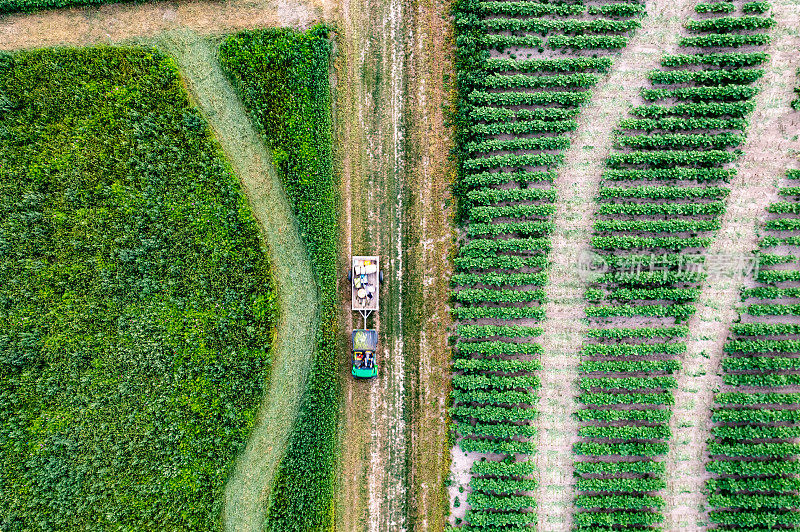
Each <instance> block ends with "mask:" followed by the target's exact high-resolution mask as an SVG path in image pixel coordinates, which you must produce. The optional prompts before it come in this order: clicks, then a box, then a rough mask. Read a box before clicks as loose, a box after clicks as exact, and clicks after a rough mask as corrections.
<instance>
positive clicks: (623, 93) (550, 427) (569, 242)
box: [536, 0, 681, 531]
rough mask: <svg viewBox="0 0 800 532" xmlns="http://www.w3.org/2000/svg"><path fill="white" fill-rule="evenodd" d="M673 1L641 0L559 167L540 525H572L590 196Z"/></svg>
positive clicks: (673, 16) (657, 48)
mask: <svg viewBox="0 0 800 532" xmlns="http://www.w3.org/2000/svg"><path fill="white" fill-rule="evenodd" d="M680 6H681V4H680V3H679V2H675V1H674V0H656V1H653V2H648V3H647V13H648V15H647V16H646V17H645V18H644V19H642V27H641V28H640V29H639V30H637V32H636V34H635V35H634V36H633V37H632V38H631V40H630V42H629V43H628V46H627V47H626V48H625V49H624V50H623V51H622V52H621V54H620V55H619V56H618V57H616V58H615V59H614V65H613V67H612V70H611V73H610V75H609V76H608V78H607V79H605V80H601V81H600V83H598V85H597V87H596V88H595V89H594V96H593V97H592V100H591V102H590V103H589V104H588V105H587V106H586V107H585V108H584V109H583V111H582V112H581V115H580V116H579V118H578V121H579V126H578V130H577V135H576V137H575V138H574V139H573V141H572V145H571V147H570V148H569V149H568V150H567V151H566V152H565V154H564V157H565V162H564V165H563V166H562V167H561V168H559V170H558V177H557V179H556V182H555V186H556V188H557V194H558V195H557V197H558V201H557V203H556V206H557V211H556V213H555V216H554V218H553V220H554V222H555V224H556V227H555V231H554V232H553V237H552V243H553V248H552V251H551V252H550V260H551V262H552V266H551V269H550V282H549V285H548V288H547V295H548V303H547V308H546V316H547V321H546V322H545V323H544V334H543V335H542V338H543V346H544V354H543V355H542V364H543V369H542V371H541V373H540V374H541V379H542V384H541V388H540V395H541V400H540V407H539V411H540V414H539V418H538V422H537V425H538V429H539V433H538V450H537V451H538V454H537V456H536V463H537V471H538V481H539V488H538V492H537V494H536V495H537V502H538V513H539V530H547V531H568V530H571V529H572V508H573V497H574V491H573V488H572V486H573V479H572V462H573V460H574V457H573V453H572V447H573V444H574V443H575V442H576V441H577V435H578V425H577V423H576V422H575V419H574V418H573V416H572V413H573V412H575V411H576V410H577V408H578V406H579V405H578V403H577V401H576V400H575V399H576V397H577V395H578V390H577V367H578V363H579V361H580V347H581V344H582V342H583V339H584V336H585V332H586V324H585V322H584V313H583V312H584V311H583V309H584V306H585V300H584V295H583V294H584V291H585V289H586V283H585V278H584V276H583V272H582V271H581V270H582V268H578V267H576V265H577V264H578V263H579V262H586V259H588V253H589V249H590V245H589V240H590V237H591V233H592V218H593V214H594V209H595V202H594V196H595V194H596V193H597V190H598V188H599V184H600V175H601V173H602V171H603V163H604V161H605V159H606V158H607V156H608V154H609V151H610V149H611V143H612V136H611V133H612V130H613V129H614V128H615V127H616V125H617V124H618V122H619V120H620V119H622V118H623V117H624V116H625V114H626V112H627V108H628V106H629V105H630V104H633V103H637V102H638V100H639V97H638V94H639V88H640V87H643V86H644V85H645V83H646V79H647V78H646V75H647V72H648V71H649V70H651V69H653V68H655V67H656V66H657V62H658V60H659V58H660V57H661V54H662V52H663V51H664V50H665V49H669V48H670V46H672V45H673V44H674V43H675V42H676V40H677V34H678V32H679V29H680V17H679V9H680Z"/></svg>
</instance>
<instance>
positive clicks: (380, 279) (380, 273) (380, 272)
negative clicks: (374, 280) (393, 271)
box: [378, 270, 383, 283]
mask: <svg viewBox="0 0 800 532" xmlns="http://www.w3.org/2000/svg"><path fill="white" fill-rule="evenodd" d="M378 282H379V283H383V270H381V271H379V272H378Z"/></svg>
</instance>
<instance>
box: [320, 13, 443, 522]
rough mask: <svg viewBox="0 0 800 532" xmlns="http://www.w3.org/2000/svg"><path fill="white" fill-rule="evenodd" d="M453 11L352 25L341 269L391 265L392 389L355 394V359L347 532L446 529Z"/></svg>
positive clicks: (345, 420)
mask: <svg viewBox="0 0 800 532" xmlns="http://www.w3.org/2000/svg"><path fill="white" fill-rule="evenodd" d="M448 10H449V7H448V5H447V3H445V2H438V3H430V2H428V3H425V5H422V4H417V5H414V6H409V5H408V4H403V3H401V2H400V1H399V0H385V1H383V2H369V1H364V0H355V1H345V2H343V4H342V8H341V12H340V13H339V17H340V18H339V21H340V22H339V24H340V26H339V27H340V28H341V34H340V40H339V53H338V55H337V60H336V76H337V86H338V90H337V108H336V119H337V121H336V123H337V125H336V128H337V135H336V136H337V153H338V159H339V161H340V172H341V178H342V204H343V206H344V209H343V213H342V221H341V227H342V228H343V235H342V243H343V246H342V257H341V261H340V265H341V270H342V272H345V271H346V270H347V267H348V266H347V264H348V260H349V257H350V255H351V253H352V254H362V253H364V254H367V253H369V254H379V255H380V256H381V260H382V261H383V270H384V273H385V278H386V283H385V285H384V287H383V288H382V289H381V311H380V314H379V315H378V317H377V319H375V320H374V321H373V322H372V325H373V326H376V327H378V329H379V332H380V347H379V349H380V354H379V364H380V376H379V378H378V379H376V380H375V381H372V382H357V381H354V380H353V379H352V378H351V377H350V369H349V359H348V358H347V357H346V356H343V358H342V367H341V377H342V380H341V383H342V395H343V404H342V430H341V440H340V441H341V457H342V459H341V468H340V472H339V486H340V489H339V494H338V497H337V505H336V516H337V522H336V525H337V529H339V530H347V531H350V530H368V531H392V532H394V531H401V530H407V529H412V528H417V526H422V527H423V528H424V529H429V528H431V529H434V530H435V529H441V528H442V524H443V517H444V516H443V511H442V501H443V492H442V491H441V490H442V489H443V488H442V486H443V480H444V475H445V471H446V467H447V464H448V463H449V455H447V454H446V452H445V450H444V440H445V438H444V436H445V431H446V430H447V427H446V424H445V423H444V416H445V408H444V405H445V398H446V393H447V391H446V382H447V370H446V365H447V364H448V360H449V356H448V354H447V353H448V351H447V349H448V348H447V344H446V341H447V328H448V324H449V315H448V312H447V308H446V301H447V292H448V287H447V281H446V280H447V278H448V277H449V274H448V273H447V272H448V271H449V270H448V260H447V253H448V250H449V249H450V246H451V245H452V237H451V229H450V224H449V222H448V220H449V216H450V214H449V213H450V211H449V202H448V199H447V198H448V194H449V190H448V187H447V182H448V179H452V172H451V173H450V174H448V173H447V168H448V164H449V163H448V161H447V153H448V146H447V142H448V138H447V137H446V134H443V133H444V132H446V128H445V127H444V110H443V107H442V105H443V103H444V102H445V100H446V97H447V95H446V93H445V91H444V89H443V79H444V75H443V74H444V72H445V71H446V70H447V68H448V65H449V64H450V60H449V58H448V57H447V56H446V55H445V56H444V60H443V55H442V54H443V49H447V48H446V46H445V43H444V42H443V41H444V39H446V38H447V30H446V25H445V21H446V13H447V12H448ZM343 80H347V83H343V82H342V81H343ZM342 281H343V282H342V284H341V285H340V288H341V290H340V291H341V296H342V301H343V302H347V301H349V285H348V283H347V282H346V280H344V279H343V280H342ZM423 302H424V303H423ZM341 323H342V324H343V325H345V327H344V329H345V330H344V331H343V332H342V345H343V353H344V352H346V347H344V346H346V343H347V330H349V328H350V327H351V326H352V325H353V315H352V313H350V312H349V310H348V309H347V308H346V305H344V306H343V316H342V320H341ZM357 325H358V324H357ZM412 464H413V466H412Z"/></svg>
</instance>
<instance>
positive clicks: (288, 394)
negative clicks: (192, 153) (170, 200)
mask: <svg viewBox="0 0 800 532" xmlns="http://www.w3.org/2000/svg"><path fill="white" fill-rule="evenodd" d="M158 42H159V45H160V46H162V47H163V48H164V49H165V50H166V51H167V52H169V53H170V54H171V55H173V56H174V57H175V58H176V59H177V61H178V66H179V68H180V71H181V74H182V76H183V79H184V81H185V82H186V84H187V86H188V88H189V91H190V93H191V95H192V96H193V99H194V100H195V102H196V103H197V105H198V107H199V108H200V110H201V111H202V112H203V115H204V116H205V117H206V119H207V120H208V121H209V124H210V125H211V128H212V130H213V131H214V135H215V137H216V138H217V141H218V142H219V144H220V145H221V146H222V149H223V151H224V152H225V155H226V157H227V159H228V161H229V162H230V164H231V166H232V167H233V170H234V172H235V173H236V175H237V176H238V177H239V179H240V180H241V183H242V188H243V189H244V192H245V194H246V195H247V197H248V199H249V203H250V206H251V208H252V211H253V214H254V216H255V218H256V220H258V222H259V226H260V228H261V233H262V237H263V238H264V241H265V242H266V244H267V246H268V248H269V252H270V259H271V264H272V271H273V275H274V277H275V286H276V288H277V296H278V298H277V299H278V308H279V317H278V322H277V326H276V338H275V343H274V344H273V349H272V358H273V369H272V374H271V377H270V383H269V389H268V390H267V393H266V394H265V396H264V397H263V399H262V401H261V406H260V407H259V411H258V414H257V416H256V420H255V425H254V427H253V430H252V432H251V434H250V436H249V440H248V442H247V446H246V447H245V450H244V452H243V453H242V455H241V456H239V457H238V459H237V463H236V467H235V469H234V472H233V475H232V476H231V478H230V479H229V480H228V482H227V484H226V486H225V504H224V507H223V523H224V526H225V530H228V531H230V532H260V531H261V530H262V528H263V523H264V514H265V510H266V507H267V500H268V497H269V488H270V486H271V485H272V479H273V477H274V475H275V472H276V469H277V465H278V463H279V461H280V459H281V457H282V456H283V453H284V450H285V448H286V444H287V442H288V439H289V436H290V434H291V431H292V427H293V426H294V420H295V418H296V417H297V411H298V408H299V406H300V398H301V396H302V394H303V391H304V390H305V387H306V381H307V378H308V371H309V368H310V366H311V362H312V360H313V357H314V345H315V343H316V342H315V339H316V331H317V323H318V317H319V294H318V292H317V290H316V283H315V281H314V276H313V274H312V270H311V263H310V261H309V257H308V253H307V251H306V248H305V246H304V245H303V243H302V241H301V240H300V234H299V230H298V226H297V221H296V220H295V218H294V215H293V214H292V210H291V207H290V206H289V203H288V201H287V199H286V195H285V194H284V192H283V187H282V185H281V182H280V178H279V177H278V175H277V173H276V172H275V168H274V167H273V166H272V162H271V156H270V154H269V152H268V150H267V149H266V147H265V146H264V144H263V142H262V140H261V138H260V136H259V134H258V132H257V131H256V130H255V128H254V127H253V126H252V124H251V123H250V120H249V119H248V117H247V112H246V111H245V109H244V108H243V107H242V104H241V102H240V100H239V98H238V97H237V95H236V93H235V91H234V89H233V87H232V86H231V85H230V83H228V80H227V79H226V78H225V75H224V74H223V72H222V69H221V68H220V66H219V61H218V60H217V57H216V48H215V47H214V46H213V45H212V44H211V43H210V42H209V41H207V40H205V39H202V38H200V37H198V36H197V34H195V33H194V32H192V31H190V30H175V31H172V32H169V33H166V34H163V35H162V36H161V37H160V38H159V41H158Z"/></svg>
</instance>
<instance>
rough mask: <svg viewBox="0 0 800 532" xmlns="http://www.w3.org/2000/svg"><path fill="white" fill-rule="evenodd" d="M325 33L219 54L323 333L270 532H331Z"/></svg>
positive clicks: (331, 250)
mask: <svg viewBox="0 0 800 532" xmlns="http://www.w3.org/2000/svg"><path fill="white" fill-rule="evenodd" d="M330 53H331V43H330V41H329V40H328V29H327V28H326V27H324V26H317V27H315V28H313V29H311V30H310V31H308V32H306V33H299V32H296V31H294V30H265V31H255V32H243V33H239V34H237V35H234V36H231V37H229V38H228V39H227V40H226V41H225V42H224V43H223V44H222V48H221V50H220V56H221V61H222V65H223V68H224V69H225V70H226V72H228V74H229V75H230V77H231V80H232V81H233V83H234V85H235V86H236V87H237V90H238V91H239V93H240V94H241V96H242V100H243V101H244V103H245V106H246V107H247V108H248V110H249V111H250V112H251V114H252V117H253V120H254V122H256V124H257V125H258V127H260V128H261V131H262V133H263V135H264V138H265V140H266V142H267V144H268V146H269V147H270V149H271V150H272V153H273V160H274V164H275V167H276V169H277V171H278V173H279V174H280V177H281V180H282V181H283V184H284V187H285V189H286V193H287V195H288V197H289V202H290V204H291V205H292V207H293V209H294V211H295V214H296V215H297V218H298V220H299V223H300V233H301V236H302V238H303V241H304V242H305V244H306V245H307V246H308V250H309V253H310V255H311V259H312V264H313V267H314V271H315V274H316V278H317V283H318V288H319V291H320V309H321V311H320V312H321V315H320V327H319V329H320V332H319V338H318V345H317V354H316V357H315V360H314V364H313V367H312V370H311V371H312V373H311V376H310V380H309V388H308V390H307V393H306V395H305V397H304V398H303V403H302V406H301V408H300V414H299V417H298V420H297V427H296V429H295V432H294V434H293V437H292V440H291V442H290V443H289V446H288V448H287V450H286V457H285V458H284V460H283V461H282V463H281V465H280V469H279V471H278V476H277V478H276V485H275V487H274V491H273V495H272V500H271V503H270V507H269V510H268V518H267V527H268V528H269V529H271V530H298V531H308V530H318V529H323V528H327V527H329V526H330V519H331V517H332V514H331V505H332V502H333V482H334V464H335V439H334V438H335V430H336V412H337V404H338V403H337V401H338V399H337V390H336V309H337V304H338V303H337V294H336V237H337V230H336V190H337V186H336V183H335V180H334V177H333V166H332V154H331V148H332V145H331V143H332V131H331V108H330V86H329V83H328V62H329V58H330Z"/></svg>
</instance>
